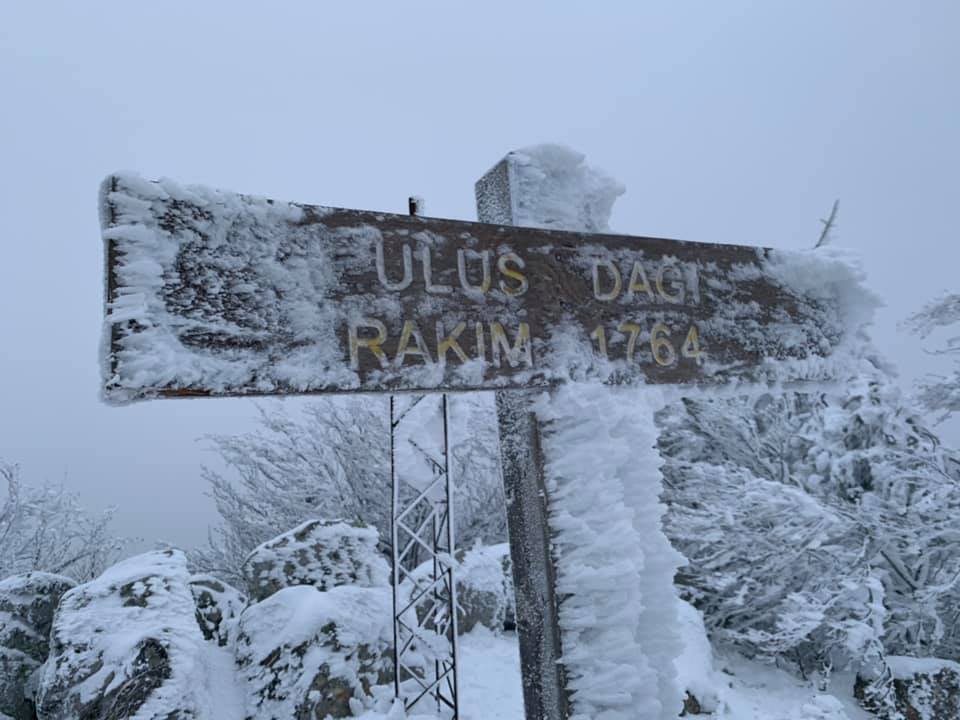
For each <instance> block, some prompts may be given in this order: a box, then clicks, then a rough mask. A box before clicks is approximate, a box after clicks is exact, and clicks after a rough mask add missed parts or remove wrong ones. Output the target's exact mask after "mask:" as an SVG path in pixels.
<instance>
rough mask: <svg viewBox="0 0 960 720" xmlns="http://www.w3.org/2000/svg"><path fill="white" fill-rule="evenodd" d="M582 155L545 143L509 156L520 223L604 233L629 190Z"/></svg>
mask: <svg viewBox="0 0 960 720" xmlns="http://www.w3.org/2000/svg"><path fill="white" fill-rule="evenodd" d="M584 160H585V156H584V155H583V154H582V153H578V152H575V151H574V150H571V149H570V148H568V147H564V146H563V145H553V144H543V145H534V146H532V147H528V148H524V149H522V150H516V151H514V152H512V153H510V155H509V156H508V162H509V163H510V175H511V177H510V183H511V184H512V188H511V190H512V192H511V200H512V204H513V207H512V214H513V219H514V224H515V225H521V226H524V227H539V228H546V229H548V230H577V231H582V232H591V233H602V232H608V231H609V230H610V225H609V223H610V213H611V211H612V210H613V203H614V202H616V199H617V198H618V197H620V196H621V195H623V193H624V192H625V191H626V188H625V187H624V186H623V185H621V184H620V183H619V182H617V181H616V180H614V179H613V178H611V177H609V176H607V175H606V174H604V173H602V172H600V171H599V170H596V169H594V168H591V167H590V166H588V165H587V164H586V163H585V162H584Z"/></svg>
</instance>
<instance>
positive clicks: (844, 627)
mask: <svg viewBox="0 0 960 720" xmlns="http://www.w3.org/2000/svg"><path fill="white" fill-rule="evenodd" d="M660 420H661V426H662V428H663V433H662V436H661V449H662V452H663V453H664V455H665V456H666V459H667V463H666V465H665V467H664V474H665V477H666V492H665V499H666V500H667V502H668V504H669V506H670V515H669V518H668V520H667V522H666V523H665V529H666V532H667V533H668V535H669V536H670V537H671V540H672V541H673V542H674V543H675V544H676V545H677V546H678V547H679V548H680V549H681V550H682V551H683V552H684V554H685V555H686V556H687V557H688V559H689V560H690V565H689V567H687V568H684V569H682V570H681V572H680V573H679V575H678V581H679V583H680V585H681V587H682V589H683V590H684V592H685V593H686V594H687V596H689V597H690V598H692V599H693V600H694V601H695V603H696V604H697V605H698V607H700V608H702V609H703V611H704V615H705V619H706V622H707V625H708V627H709V628H710V630H711V633H712V634H713V635H714V637H715V638H717V639H719V640H723V641H729V642H734V643H736V644H738V645H739V646H740V647H741V648H742V649H745V650H746V651H747V652H749V653H759V654H765V655H768V656H770V657H779V658H783V659H788V660H790V661H791V662H793V663H795V664H797V665H799V667H800V668H801V670H802V671H804V672H807V671H809V670H811V669H813V668H815V667H818V666H821V665H823V664H824V663H826V666H827V667H829V665H830V663H831V662H836V661H842V658H844V657H845V658H848V659H850V660H852V661H857V659H858V658H859V657H861V655H858V652H860V651H859V650H858V648H860V649H862V650H863V652H864V653H865V655H864V657H866V656H869V657H870V658H872V659H870V660H868V664H869V663H872V664H878V667H881V666H882V664H883V663H882V656H883V654H884V653H885V652H893V653H901V654H907V653H908V654H916V655H928V654H935V653H936V654H941V655H943V656H946V657H956V656H957V655H958V653H960V644H958V642H957V639H958V638H957V637H956V636H955V635H951V628H952V627H955V626H956V621H955V618H954V613H955V612H956V610H955V608H956V607H957V591H958V589H957V587H956V585H957V580H958V578H960V533H957V531H956V529H955V523H956V520H955V518H956V517H957V512H958V508H960V486H958V483H957V481H956V478H955V477H954V476H953V475H952V474H951V470H950V466H949V463H948V458H947V455H946V453H945V452H944V451H943V449H942V448H941V447H940V445H939V443H938V441H937V439H936V437H935V436H934V435H933V434H932V433H930V432H929V431H928V430H926V429H925V428H924V427H923V425H922V423H921V422H920V421H919V420H918V419H917V418H916V417H915V416H913V415H912V414H911V413H910V412H908V411H907V410H906V409H905V408H904V406H903V402H902V399H901V397H900V395H899V393H898V391H897V390H896V388H895V387H894V385H893V384H892V382H890V381H889V379H888V378H887V377H886V375H885V373H884V372H883V370H882V367H881V366H880V365H879V364H872V365H870V364H867V365H865V367H864V372H863V375H862V376H860V377H857V378H853V379H852V380H850V381H848V382H847V383H845V384H844V385H843V388H842V391H841V392H839V393H838V394H837V395H836V396H828V395H826V394H819V395H801V394H796V393H793V394H785V395H771V394H766V395H761V396H759V397H742V398H725V399H714V400H706V399H698V400H687V401H685V402H684V403H683V404H681V405H677V406H674V407H672V408H671V409H670V410H669V411H667V412H665V413H663V414H662V416H661V418H660ZM868 641H869V642H868ZM867 648H872V649H871V650H869V652H867V651H866V649H867Z"/></svg>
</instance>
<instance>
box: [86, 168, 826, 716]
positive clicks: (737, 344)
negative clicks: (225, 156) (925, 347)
mask: <svg viewBox="0 0 960 720" xmlns="http://www.w3.org/2000/svg"><path fill="white" fill-rule="evenodd" d="M477 192H478V206H479V210H480V213H479V214H480V217H481V220H483V221H484V222H483V223H473V222H463V221H456V220H445V219H437V218H425V217H420V216H407V215H391V214H387V213H379V212H369V211H361V210H342V209H334V208H325V207H321V206H314V205H303V204H292V203H280V202H274V201H269V200H264V199H262V198H255V197H250V196H244V195H238V194H235V193H229V192H220V191H211V190H206V189H204V188H198V187H182V186H179V185H177V184H175V183H172V182H170V181H160V182H148V181H145V180H142V179H140V178H137V177H133V176H126V175H116V176H111V177H109V178H107V180H106V181H105V183H104V186H103V191H102V194H101V220H102V225H103V229H104V239H105V251H106V272H107V296H106V312H107V335H106V338H105V342H104V357H103V362H104V372H105V380H104V387H103V394H104V397H105V399H106V400H107V401H108V402H116V403H125V402H131V401H135V400H141V399H150V398H182V397H227V396H231V397H232V396H260V395H293V394H316V393H390V394H394V395H397V403H398V405H397V406H396V407H394V410H395V411H396V412H394V413H393V414H392V415H391V429H392V431H393V430H395V429H396V426H395V425H394V424H393V423H394V422H396V421H397V419H398V418H399V416H400V414H401V413H402V412H403V410H402V409H401V408H400V407H399V405H401V404H402V405H403V408H404V409H407V408H409V407H411V406H412V403H413V402H415V400H413V399H410V398H407V397H402V394H403V393H415V394H417V395H420V394H424V393H443V392H451V391H470V390H495V391H498V394H497V411H498V418H499V423H500V431H501V456H502V462H503V467H504V472H503V475H504V482H505V491H506V495H507V498H508V503H509V507H508V521H509V533H510V543H511V554H512V556H513V570H514V580H515V587H516V593H517V626H518V634H519V636H520V644H521V657H522V668H523V673H524V702H525V707H526V713H527V717H528V718H545V719H546V718H549V719H550V720H560V718H564V717H566V716H567V714H568V713H569V707H568V702H567V697H566V691H565V684H564V677H563V670H562V665H561V663H560V662H559V661H560V659H561V653H560V648H561V646H562V637H561V629H560V626H559V623H558V621H557V599H556V597H555V592H554V577H555V568H554V567H553V560H552V556H551V550H550V531H549V525H548V521H547V497H546V491H545V487H544V478H543V458H542V451H541V447H540V434H539V430H538V427H537V421H536V418H535V417H534V416H533V414H532V413H531V411H530V409H529V404H528V399H527V394H528V392H529V391H530V390H531V389H537V388H539V389H541V390H542V389H544V388H549V387H552V386H555V385H557V384H559V383H562V382H565V381H568V380H570V379H580V378H594V379H596V378H599V379H602V380H603V381H605V382H607V383H610V384H641V383H670V384H681V385H684V384H686V385H691V384H696V385H709V384H722V383H726V382H729V381H731V380H734V381H752V380H755V379H763V373H764V369H765V367H766V363H768V362H769V361H771V360H782V361H787V362H792V361H796V363H797V364H798V365H802V364H803V363H804V362H805V361H807V360H809V359H811V358H818V357H821V356H826V355H829V354H830V353H831V352H832V350H833V349H834V348H835V347H836V346H837V345H838V344H839V343H840V342H841V341H842V340H843V334H844V331H843V323H842V322H841V320H840V319H839V318H838V317H837V316H836V312H835V307H834V304H833V302H832V300H831V298H829V297H824V296H823V295H822V294H816V293H813V292H811V291H809V289H805V288H804V287H802V286H801V287H800V289H797V287H796V286H795V285H793V284H791V283H790V282H788V281H785V280H784V277H783V273H782V272H780V271H779V270H778V268H781V266H780V265H778V263H777V261H776V260H777V259H776V257H775V254H774V253H772V252H771V251H768V250H765V249H762V248H756V247H743V246H734V245H712V244H705V243H694V242H680V241H675V240H664V239H658V238H644V237H631V236H623V235H611V234H594V233H580V232H562V231H555V230H542V229H535V228H526V227H513V226H512V224H513V222H514V221H515V220H514V217H513V212H512V208H513V207H514V205H515V198H513V197H512V192H513V188H512V185H511V181H510V167H509V163H508V162H506V161H505V162H503V163H501V164H500V165H498V166H496V167H495V168H494V169H493V170H492V171H491V172H490V173H488V174H487V175H486V176H484V178H482V179H481V181H480V182H479V183H478V186H477ZM444 405H445V403H444ZM444 417H446V408H445V407H444ZM428 454H429V453H428ZM430 461H431V462H432V467H434V469H435V470H436V473H435V474H434V477H433V478H432V480H431V482H430V484H429V489H425V488H423V487H420V488H419V490H417V489H416V488H415V489H414V491H413V492H414V495H412V496H410V497H411V498H412V501H411V502H401V501H400V499H399V497H398V495H397V493H398V492H401V490H400V489H399V488H400V485H399V484H395V488H394V496H395V505H394V515H395V517H394V523H395V524H394V537H393V545H394V548H393V552H394V563H395V572H394V583H395V589H396V586H398V585H399V583H400V582H401V581H402V580H403V579H404V578H405V577H406V576H407V572H408V570H409V567H408V566H406V565H404V561H405V559H406V556H405V553H407V552H408V551H410V550H411V549H412V548H413V547H421V548H422V547H423V546H424V543H423V542H421V540H422V536H423V532H422V531H423V530H424V529H425V528H428V529H429V532H430V533H433V535H434V537H435V539H438V542H439V544H435V545H434V547H433V548H432V549H431V550H430V553H428V554H431V558H432V559H433V561H434V572H433V574H432V576H431V578H430V581H429V583H428V586H429V590H428V592H429V593H430V594H432V604H429V603H428V604H427V605H426V607H427V610H426V616H425V617H427V619H426V620H421V619H418V620H416V621H411V622H409V623H408V624H406V625H404V624H403V618H404V617H405V612H407V613H408V612H409V611H410V610H411V608H412V606H409V607H406V606H404V605H403V603H399V602H398V604H397V605H396V606H395V620H396V621H397V625H396V627H397V628H398V630H397V635H396V638H397V644H398V647H397V650H396V652H397V654H398V667H399V664H400V663H401V662H402V659H403V652H404V650H405V646H409V643H410V642H415V641H416V640H415V636H416V633H417V632H419V631H418V630H416V628H415V627H414V626H416V627H427V628H428V629H430V630H432V631H434V632H436V633H437V634H439V635H442V636H444V637H447V638H451V640H450V643H451V645H450V647H451V648H452V651H451V661H450V663H448V664H447V665H441V664H437V666H436V668H434V670H435V672H433V674H432V676H429V677H428V674H427V673H425V672H424V671H423V669H422V668H421V669H419V670H417V669H410V668H406V669H404V670H403V672H404V677H405V678H407V679H410V678H414V680H418V681H419V685H418V687H419V688H420V692H421V693H429V694H431V695H433V696H434V697H435V698H437V700H438V701H440V700H442V698H441V697H440V696H439V694H438V693H439V692H440V689H442V688H447V689H448V690H449V691H450V692H449V693H448V694H447V696H446V697H447V698H449V699H448V700H443V701H444V702H445V703H446V704H448V705H450V706H451V707H453V708H454V711H455V710H456V661H455V656H456V653H455V641H456V637H455V633H456V629H455V622H456V617H455V613H449V612H446V613H444V612H442V611H441V607H443V606H446V607H452V603H453V602H455V589H454V584H453V578H452V561H451V559H450V556H451V554H452V551H453V547H452V538H453V527H452V524H451V522H450V517H449V515H446V516H444V511H443V507H444V503H447V505H446V506H445V507H446V509H447V510H449V500H450V494H449V489H450V484H449V482H450V478H449V472H448V470H449V468H448V463H447V459H446V458H445V457H436V456H433V457H431V459H430ZM395 469H396V468H395ZM394 480H395V482H396V483H399V482H400V480H398V478H397V477H396V472H395V473H394ZM441 490H442V492H441ZM418 492H419V493H421V494H422V495H423V497H424V498H426V497H427V496H429V495H430V494H431V493H435V494H436V493H439V495H437V496H436V498H434V500H435V501H432V502H427V503H425V504H421V506H420V509H421V510H422V512H419V511H415V510H413V509H410V510H407V508H414V507H415V506H417V497H419V496H418V495H417V493H418ZM440 496H443V497H442V498H441V497H440ZM438 508H440V509H441V510H440V511H439V512H438ZM417 512H419V514H417ZM415 515H416V517H414V516H415ZM437 548H440V549H441V551H440V552H437ZM421 597H422V598H423V597H427V596H426V595H422V596H421ZM418 599H419V598H418ZM431 612H432V613H433V614H432V615H430V613H431ZM415 614H416V613H415ZM414 676H416V677H414ZM400 680H401V678H400V676H398V679H397V683H398V685H397V690H398V693H399V692H400ZM451 693H452V694H451Z"/></svg>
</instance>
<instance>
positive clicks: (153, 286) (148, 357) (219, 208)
mask: <svg viewBox="0 0 960 720" xmlns="http://www.w3.org/2000/svg"><path fill="white" fill-rule="evenodd" d="M114 184H116V185H117V188H116V189H114V187H113V185H114ZM169 200H181V201H184V202H187V203H190V204H191V205H194V206H196V207H200V208H203V209H204V210H206V211H209V212H210V213H211V214H212V215H213V217H214V219H213V220H212V221H209V222H210V225H211V226H216V227H219V226H221V225H222V226H224V227H225V226H227V224H228V222H227V221H233V220H235V219H236V218H237V217H243V218H244V220H245V221H246V222H244V223H236V222H232V223H230V224H232V226H233V230H232V233H231V236H230V237H231V245H232V246H237V245H238V244H239V245H242V246H243V248H244V249H246V250H248V251H249V255H250V256H251V257H258V256H259V257H272V256H273V255H275V253H272V252H271V250H272V248H273V247H274V246H275V244H276V241H277V238H276V237H275V235H274V234H272V233H270V232H266V233H264V232H263V229H264V228H269V229H272V228H275V227H276V226H278V224H279V222H280V221H284V222H286V223H291V224H292V227H293V228H294V232H296V231H297V230H296V227H297V225H296V223H297V222H298V221H299V220H301V219H302V218H303V209H302V207H301V206H300V205H299V204H296V203H289V202H275V201H272V200H269V199H267V198H264V197H260V196H254V195H241V194H239V193H235V192H229V191H222V190H217V189H213V188H208V187H205V186H202V185H181V184H179V183H177V182H176V181H173V180H170V179H169V178H161V179H159V180H157V181H155V182H152V181H148V180H146V179H144V178H142V177H140V176H139V175H137V174H136V173H132V172H118V173H114V174H112V175H109V176H108V177H107V178H106V179H105V180H104V181H103V183H102V184H101V187H100V195H99V213H100V222H101V236H102V241H103V243H104V251H105V254H106V251H107V249H108V247H109V243H110V242H111V241H115V240H119V241H122V242H123V252H122V253H121V254H120V255H119V257H117V258H115V259H114V261H115V267H114V272H115V280H116V282H117V287H116V289H115V292H116V295H117V297H115V298H114V301H113V302H112V303H111V302H110V298H109V288H107V287H105V288H104V320H103V325H102V331H101V340H100V346H99V360H100V374H101V386H100V397H101V400H103V401H104V402H107V403H109V404H114V405H124V404H127V403H130V402H133V401H134V400H140V399H147V398H150V397H156V396H157V393H158V389H159V388H162V387H164V386H167V385H178V386H181V387H191V386H194V385H195V384H199V383H200V382H201V381H203V386H204V389H205V390H208V391H209V392H211V393H213V394H218V393H221V392H227V391H229V390H230V388H234V387H238V386H242V385H244V384H246V383H249V382H250V381H251V380H252V379H254V378H258V380H257V383H258V386H257V387H255V390H257V391H259V392H271V391H273V390H275V389H276V387H277V385H278V383H281V382H285V383H287V384H289V385H290V386H292V387H294V388H298V387H299V388H300V389H302V390H307V389H315V388H316V386H318V385H322V384H329V385H339V386H343V387H347V388H350V387H355V386H356V385H357V376H356V373H355V372H353V371H352V370H350V369H349V368H345V367H343V366H342V362H340V358H339V355H338V354H337V350H336V349H333V348H328V347H325V346H323V345H322V344H311V345H309V346H308V347H306V348H305V349H304V350H303V351H302V352H303V353H304V355H305V356H304V357H302V358H301V357H297V356H289V357H286V358H284V362H282V363H280V364H279V365H278V368H279V371H278V372H275V373H272V374H270V376H269V377H266V376H264V375H263V374H262V373H260V372H258V371H259V370H261V369H262V364H263V361H264V359H263V358H262V357H260V356H259V355H258V354H257V353H256V352H253V351H243V350H239V351H237V352H236V353H234V354H233V355H232V356H230V357H229V358H224V357H222V356H212V355H209V354H206V353H202V352H195V351H193V350H191V349H188V348H186V347H185V346H184V345H183V343H182V342H181V341H180V339H179V338H178V337H177V334H176V333H175V332H174V331H173V330H174V328H176V327H177V326H178V324H183V322H185V321H184V320H183V319H182V318H177V317H175V316H173V315H171V314H170V312H169V311H168V310H167V307H166V304H165V302H164V301H163V300H162V298H160V297H159V294H158V290H159V289H160V288H161V287H163V285H164V279H165V278H164V275H165V274H167V275H169V274H176V270H175V269H174V266H173V263H174V260H175V259H176V257H177V252H178V249H179V247H180V243H181V242H182V241H183V238H182V237H179V235H178V234H176V233H170V232H168V231H167V230H165V229H164V228H163V227H161V225H160V223H159V222H158V220H157V218H158V217H159V216H160V215H162V213H159V214H158V212H157V210H158V209H157V208H156V207H154V204H155V203H161V202H164V201H169ZM312 210H313V212H314V213H317V212H320V213H323V212H327V211H329V209H328V208H320V207H314V208H312ZM238 227H241V228H243V231H242V232H241V231H239V230H238V229H237V228H238ZM293 272H294V271H292V270H289V269H288V275H289V278H287V285H288V288H287V289H288V290H298V289H300V290H302V289H303V288H306V289H307V290H308V291H309V292H316V286H317V283H318V282H320V280H324V282H325V283H326V285H323V287H328V286H330V285H331V284H332V283H333V282H334V281H335V279H334V278H332V277H331V276H330V272H331V271H330V268H329V264H328V263H326V262H325V260H324V258H323V257H319V256H318V257H311V261H310V262H309V263H306V264H305V265H304V266H303V267H298V268H297V270H296V272H299V273H301V274H306V275H307V276H309V282H303V283H300V284H299V285H298V284H297V283H295V282H293V283H291V282H290V280H291V279H294V280H295V279H296V278H294V277H293ZM257 277H258V278H259V275H258V276H257ZM107 278H108V276H107V275H105V281H106V279H107ZM300 285H302V286H303V287H302V288H300ZM288 295H289V297H288V296H284V298H283V300H282V302H281V301H278V302H280V304H281V307H279V308H274V309H278V310H282V311H284V312H285V315H284V317H286V318H288V319H293V320H295V321H296V322H297V323H298V324H299V325H303V326H304V327H301V328H299V331H300V332H301V333H302V332H307V331H309V330H310V329H312V330H313V331H315V332H314V334H315V335H316V336H317V337H326V336H328V335H329V334H330V333H329V332H326V331H325V330H324V328H325V327H326V325H328V324H329V323H330V322H331V321H332V319H333V317H334V315H335V313H334V311H333V309H332V308H329V307H324V306H321V305H319V304H315V303H310V302H306V300H305V299H304V298H302V297H300V296H299V294H298V293H296V292H295V293H293V294H290V293H288ZM250 305H251V307H255V306H257V303H251V304H250ZM264 306H265V307H270V306H271V303H269V302H266V303H264ZM129 321H135V322H137V323H138V324H139V326H140V327H139V328H138V332H137V333H136V334H135V335H130V336H126V337H125V338H124V347H120V348H117V355H118V357H116V358H115V359H116V361H117V362H118V363H124V364H125V367H124V372H123V373H122V377H121V376H119V375H115V374H114V373H113V371H112V368H111V356H112V354H113V352H112V351H113V348H112V347H111V344H112V327H113V325H115V324H117V323H123V322H129ZM304 328H306V330H305V329H304ZM218 329H219V331H220V332H228V331H229V330H230V327H229V324H224V325H223V327H220V328H218ZM318 329H319V330H320V331H319V332H316V331H317V330H318ZM126 346H129V347H132V348H140V350H139V351H138V352H132V353H129V354H128V355H127V356H126V357H124V350H125V347H126ZM146 348H149V351H147V350H146ZM298 361H299V362H298ZM303 368H309V369H310V370H309V372H308V371H306V370H304V369H303ZM316 368H322V369H323V372H322V373H320V374H319V375H318V373H317V371H316ZM143 388H149V389H150V390H148V391H146V392H144V391H143Z"/></svg>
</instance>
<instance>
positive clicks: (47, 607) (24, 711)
mask: <svg viewBox="0 0 960 720" xmlns="http://www.w3.org/2000/svg"><path fill="white" fill-rule="evenodd" d="M75 584H76V583H75V582H74V581H73V580H71V579H70V578H67V577H63V576H61V575H52V574H50V573H43V572H31V573H27V574H25V575H14V576H12V577H8V578H7V579H5V580H3V581H2V582H0V718H3V717H4V716H9V717H11V718H13V720H32V719H33V718H34V717H36V715H35V710H34V702H35V693H36V682H37V678H38V675H39V670H40V667H41V666H42V665H43V663H44V662H45V661H46V659H47V655H48V653H49V651H50V648H49V637H50V626H51V624H52V623H53V614H54V611H55V610H56V608H57V604H58V603H59V602H60V597H61V596H62V595H63V594H64V593H65V592H67V591H68V590H70V589H71V588H72V587H73V586H74V585H75Z"/></svg>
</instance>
